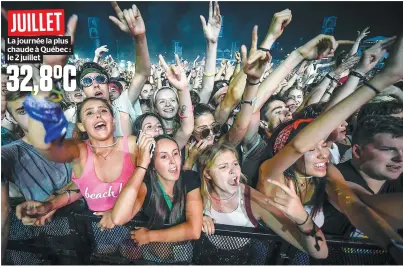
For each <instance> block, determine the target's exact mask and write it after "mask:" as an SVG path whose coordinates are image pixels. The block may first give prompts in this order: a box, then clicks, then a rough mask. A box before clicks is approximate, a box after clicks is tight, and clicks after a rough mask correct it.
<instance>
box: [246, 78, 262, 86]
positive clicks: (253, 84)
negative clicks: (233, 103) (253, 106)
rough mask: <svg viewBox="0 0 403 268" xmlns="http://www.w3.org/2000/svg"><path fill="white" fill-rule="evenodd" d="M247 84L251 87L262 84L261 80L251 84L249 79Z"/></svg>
mask: <svg viewBox="0 0 403 268" xmlns="http://www.w3.org/2000/svg"><path fill="white" fill-rule="evenodd" d="M246 82H247V83H248V85H251V86H257V85H259V84H260V80H259V82H257V83H251V82H249V80H248V79H246Z"/></svg>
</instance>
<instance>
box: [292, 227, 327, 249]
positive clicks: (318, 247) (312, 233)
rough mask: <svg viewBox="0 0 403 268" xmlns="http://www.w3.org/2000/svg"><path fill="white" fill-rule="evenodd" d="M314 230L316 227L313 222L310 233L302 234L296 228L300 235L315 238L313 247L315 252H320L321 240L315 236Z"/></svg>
mask: <svg viewBox="0 0 403 268" xmlns="http://www.w3.org/2000/svg"><path fill="white" fill-rule="evenodd" d="M312 222H313V221H312ZM316 228H317V226H316V224H315V222H313V227H312V230H311V231H309V232H304V231H302V230H301V229H300V228H298V230H299V231H300V233H302V234H304V235H306V236H311V237H313V238H315V246H314V247H315V249H316V251H320V246H319V241H323V238H322V237H320V236H317V235H316Z"/></svg>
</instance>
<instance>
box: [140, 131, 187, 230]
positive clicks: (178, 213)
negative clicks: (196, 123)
mask: <svg viewBox="0 0 403 268" xmlns="http://www.w3.org/2000/svg"><path fill="white" fill-rule="evenodd" d="M154 139H155V142H156V143H158V141H160V140H162V139H168V140H170V141H172V142H175V144H176V146H178V143H177V142H176V141H175V140H174V139H173V138H171V137H170V136H168V135H160V136H157V137H155V138H154ZM178 149H179V146H178ZM154 161H155V154H154V157H153V160H152V161H151V163H150V166H149V167H148V170H147V178H146V180H149V182H150V184H151V191H152V193H151V197H150V203H149V206H150V208H151V209H150V211H151V212H152V214H151V215H148V216H149V221H148V225H149V229H162V228H163V227H164V224H165V222H166V220H167V219H168V224H169V225H170V226H173V225H177V224H179V223H181V222H184V221H185V219H186V218H185V209H186V189H185V187H184V184H183V180H182V174H181V175H180V176H179V179H178V180H177V181H176V182H175V185H174V200H173V202H172V205H173V206H172V210H171V211H169V209H168V208H167V206H166V205H165V204H164V203H165V199H164V196H163V193H162V191H161V188H160V186H159V183H158V177H157V172H156V171H155V168H154ZM181 173H182V172H181ZM146 205H147V204H146Z"/></svg>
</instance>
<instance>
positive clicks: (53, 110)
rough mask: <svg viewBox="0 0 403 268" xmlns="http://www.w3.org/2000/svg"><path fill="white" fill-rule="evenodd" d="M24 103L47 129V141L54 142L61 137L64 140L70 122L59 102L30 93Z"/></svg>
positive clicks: (30, 112)
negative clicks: (39, 98)
mask: <svg viewBox="0 0 403 268" xmlns="http://www.w3.org/2000/svg"><path fill="white" fill-rule="evenodd" d="M23 105H24V108H25V111H26V113H27V114H28V115H29V116H30V117H32V118H33V119H35V120H38V121H39V122H41V123H42V124H43V127H44V128H45V131H46V133H45V140H44V141H45V143H50V142H53V141H55V140H57V139H58V138H60V137H61V138H62V140H63V139H64V137H65V136H66V132H67V126H68V122H67V119H66V117H65V115H64V113H63V110H62V108H61V107H60V105H59V104H58V103H54V102H50V101H47V100H36V99H35V98H34V97H33V96H32V95H31V94H30V95H28V97H26V99H25V101H24V103H23ZM60 145H61V143H60Z"/></svg>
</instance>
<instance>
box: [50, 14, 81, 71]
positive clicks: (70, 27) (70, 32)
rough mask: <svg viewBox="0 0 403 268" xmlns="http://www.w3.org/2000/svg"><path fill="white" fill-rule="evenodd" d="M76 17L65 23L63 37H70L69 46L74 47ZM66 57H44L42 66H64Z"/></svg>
mask: <svg viewBox="0 0 403 268" xmlns="http://www.w3.org/2000/svg"><path fill="white" fill-rule="evenodd" d="M77 22H78V17H77V15H73V16H71V17H70V19H69V21H68V22H67V31H66V34H65V36H71V44H72V45H74V35H75V33H76V28H77ZM67 58H68V55H44V56H43V64H47V65H51V66H55V65H61V66H64V65H66V62H67Z"/></svg>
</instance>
